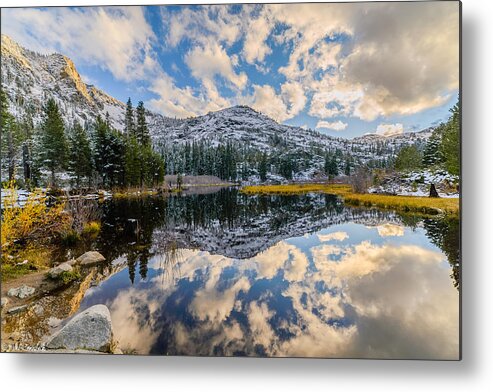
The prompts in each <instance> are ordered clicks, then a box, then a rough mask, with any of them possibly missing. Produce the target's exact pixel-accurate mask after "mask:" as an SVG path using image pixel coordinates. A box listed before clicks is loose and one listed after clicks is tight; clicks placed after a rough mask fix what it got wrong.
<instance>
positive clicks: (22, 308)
mask: <svg viewBox="0 0 493 392" xmlns="http://www.w3.org/2000/svg"><path fill="white" fill-rule="evenodd" d="M26 309H27V305H21V306H15V307H13V308H10V309H9V310H7V313H8V314H16V313H20V312H23V311H25V310H26Z"/></svg>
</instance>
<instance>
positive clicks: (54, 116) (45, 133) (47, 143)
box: [39, 98, 68, 186]
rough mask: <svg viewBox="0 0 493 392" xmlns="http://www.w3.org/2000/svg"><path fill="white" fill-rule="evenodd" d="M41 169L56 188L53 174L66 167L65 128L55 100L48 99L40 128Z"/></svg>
mask: <svg viewBox="0 0 493 392" xmlns="http://www.w3.org/2000/svg"><path fill="white" fill-rule="evenodd" d="M41 129H42V138H41V144H42V146H41V148H42V149H41V151H40V155H39V157H40V159H41V167H43V168H45V169H47V170H49V171H50V173H51V185H52V186H56V178H55V173H56V172H57V171H59V170H62V169H64V168H65V166H66V157H67V150H68V149H67V140H66V138H65V126H64V124H63V119H62V116H61V114H60V110H59V108H58V105H57V104H56V102H55V100H54V99H52V98H50V99H49V100H48V102H47V104H46V107H45V118H44V121H43V123H42V126H41Z"/></svg>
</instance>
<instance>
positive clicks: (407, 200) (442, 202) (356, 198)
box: [240, 183, 459, 215]
mask: <svg viewBox="0 0 493 392" xmlns="http://www.w3.org/2000/svg"><path fill="white" fill-rule="evenodd" d="M240 192H242V193H244V194H247V195H298V194H304V193H310V192H320V193H327V194H332V195H336V196H340V197H341V198H342V199H343V201H344V203H345V204H347V205H349V206H354V207H371V208H381V209H390V210H396V211H401V212H411V213H416V214H421V215H439V214H458V213H459V198H442V197H438V198H431V197H422V196H398V195H381V194H372V193H354V192H353V190H352V187H351V185H348V184H327V183H306V184H300V183H298V184H286V185H249V186H244V187H242V188H241V190H240Z"/></svg>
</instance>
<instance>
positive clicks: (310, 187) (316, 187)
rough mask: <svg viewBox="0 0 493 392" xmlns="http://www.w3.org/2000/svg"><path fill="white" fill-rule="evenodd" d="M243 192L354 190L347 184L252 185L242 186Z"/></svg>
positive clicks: (272, 192) (343, 192)
mask: <svg viewBox="0 0 493 392" xmlns="http://www.w3.org/2000/svg"><path fill="white" fill-rule="evenodd" d="M241 192H242V193H246V194H248V195H258V194H261V195H279V194H281V195H296V194H298V193H308V192H323V193H331V194H335V195H346V194H349V193H351V192H352V188H351V186H350V185H346V184H287V185H251V186H245V187H243V188H241Z"/></svg>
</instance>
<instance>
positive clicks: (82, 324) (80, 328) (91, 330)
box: [46, 305, 113, 352]
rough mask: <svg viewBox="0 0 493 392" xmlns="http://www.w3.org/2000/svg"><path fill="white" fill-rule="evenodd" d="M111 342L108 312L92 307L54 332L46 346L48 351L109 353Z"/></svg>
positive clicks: (96, 306) (111, 334)
mask: <svg viewBox="0 0 493 392" xmlns="http://www.w3.org/2000/svg"><path fill="white" fill-rule="evenodd" d="M112 340H113V328H112V325H111V316H110V311H109V310H108V308H107V307H106V306H105V305H94V306H92V307H90V308H89V309H86V310H84V311H83V312H82V313H79V314H78V315H77V316H75V317H74V318H73V319H72V320H70V321H69V322H68V323H67V325H65V326H64V327H63V328H62V329H60V330H59V331H58V332H56V333H55V334H54V335H53V336H52V337H51V338H50V339H49V341H48V343H47V344H46V347H47V348H49V349H68V350H78V349H84V350H93V351H101V352H110V349H111V343H112Z"/></svg>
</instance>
